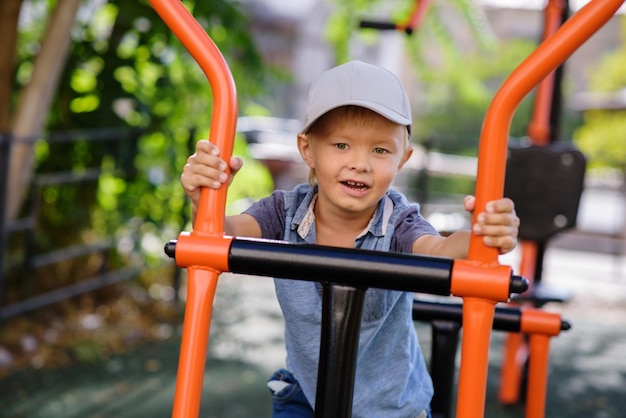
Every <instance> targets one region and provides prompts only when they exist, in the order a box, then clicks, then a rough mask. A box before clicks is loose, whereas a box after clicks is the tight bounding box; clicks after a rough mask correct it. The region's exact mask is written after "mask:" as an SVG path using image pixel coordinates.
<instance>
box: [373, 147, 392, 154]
mask: <svg viewBox="0 0 626 418" xmlns="http://www.w3.org/2000/svg"><path fill="white" fill-rule="evenodd" d="M387 152H389V151H387V150H386V149H384V148H374V153H375V154H386V153H387Z"/></svg>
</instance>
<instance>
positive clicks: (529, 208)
mask: <svg viewBox="0 0 626 418" xmlns="http://www.w3.org/2000/svg"><path fill="white" fill-rule="evenodd" d="M568 15H569V7H568V1H567V0H549V1H548V2H547V3H546V6H545V8H544V12H543V16H544V24H543V35H542V40H544V41H545V40H547V39H549V38H550V37H551V36H553V35H554V33H555V32H556V31H557V30H558V29H559V27H560V26H562V25H563V24H564V22H566V21H567V18H568ZM562 74H563V66H562V65H561V66H559V67H558V68H557V69H556V70H555V71H553V72H551V73H550V74H549V75H548V76H546V77H545V78H544V79H543V80H542V81H541V83H540V84H539V85H538V86H537V89H536V91H535V96H534V105H533V113H532V118H531V121H530V123H529V125H528V129H527V137H526V138H523V139H522V140H521V141H520V142H518V143H511V144H510V145H509V157H508V159H507V173H515V174H514V175H509V176H507V177H506V179H505V185H504V194H505V196H507V197H510V198H511V199H513V200H514V201H515V202H516V210H517V214H518V216H519V218H520V220H521V225H520V228H519V238H520V249H521V260H520V265H519V271H520V273H521V274H522V275H523V276H524V277H527V278H528V280H529V281H530V288H529V290H528V291H526V292H525V293H524V294H522V295H519V297H516V298H515V299H514V300H513V301H512V303H515V304H517V305H519V306H523V307H524V306H525V307H528V306H530V307H534V308H540V307H542V306H544V305H545V304H546V303H550V302H558V303H562V302H566V301H567V299H568V296H567V294H566V292H564V291H559V290H556V289H550V288H549V287H547V286H546V285H544V284H542V283H541V278H542V270H543V268H542V267H543V256H544V252H545V248H546V245H547V242H548V241H549V239H550V238H552V237H553V236H554V235H555V234H557V233H559V232H561V231H564V230H566V229H569V228H573V227H574V226H575V225H576V218H577V214H578V207H579V203H580V197H581V195H582V192H583V187H584V176H585V165H586V162H585V157H584V155H583V154H582V153H581V152H580V151H579V150H578V149H576V147H575V146H574V145H573V144H572V142H571V141H559V140H558V126H559V122H560V121H559V118H560V116H561V80H562ZM503 351H504V353H503V357H502V365H501V370H500V385H499V390H498V399H499V401H500V402H501V403H503V404H515V403H518V402H520V400H521V399H522V389H523V388H522V382H523V381H524V378H525V377H527V376H526V370H527V369H526V365H527V362H528V359H529V349H528V342H527V336H526V335H525V334H524V333H510V334H508V335H507V336H506V338H505V341H504V346H503ZM533 385H534V382H532V381H529V382H528V383H527V387H528V389H529V390H532V387H533ZM527 394H528V391H527Z"/></svg>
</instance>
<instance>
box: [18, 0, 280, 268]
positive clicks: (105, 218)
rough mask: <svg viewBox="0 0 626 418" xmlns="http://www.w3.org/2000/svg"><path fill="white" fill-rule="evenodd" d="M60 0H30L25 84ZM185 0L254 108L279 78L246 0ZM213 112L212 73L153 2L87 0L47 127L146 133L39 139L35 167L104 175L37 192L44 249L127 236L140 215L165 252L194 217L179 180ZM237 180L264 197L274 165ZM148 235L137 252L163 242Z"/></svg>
mask: <svg viewBox="0 0 626 418" xmlns="http://www.w3.org/2000/svg"><path fill="white" fill-rule="evenodd" d="M53 4H54V3H50V2H47V1H41V2H32V3H29V4H28V7H29V8H30V9H29V13H28V14H27V16H28V19H29V20H27V21H25V23H24V24H23V25H22V27H21V33H20V45H19V56H18V60H19V62H18V67H17V68H18V69H17V75H18V76H17V82H18V83H20V84H24V83H25V82H27V81H28V78H29V76H30V72H31V69H32V62H33V59H34V56H35V54H36V52H37V48H38V42H39V40H40V37H41V35H42V29H43V28H45V22H46V19H47V16H48V14H49V13H50V12H51V5H53ZM185 5H186V6H187V7H188V9H189V10H190V11H191V13H192V14H193V15H194V17H195V18H196V19H197V20H198V21H199V22H200V24H201V25H202V27H203V28H205V30H206V31H207V33H208V34H209V35H210V36H211V38H212V40H213V41H214V42H215V43H216V45H217V46H218V48H219V49H220V51H221V53H222V54H223V56H224V57H225V59H226V61H227V62H228V66H229V68H230V70H231V72H232V75H233V78H234V80H235V84H236V86H237V95H238V100H239V105H240V108H241V109H255V112H258V108H259V106H258V104H257V98H258V97H259V96H261V95H262V94H263V93H264V92H265V90H264V89H265V86H267V85H271V83H272V82H273V75H272V73H271V72H270V71H269V69H268V68H266V67H265V66H264V65H263V63H262V60H261V57H260V55H259V52H258V51H257V49H256V45H255V44H254V40H253V39H252V35H251V33H250V31H249V22H248V20H247V16H246V15H245V14H244V13H243V10H242V9H241V8H240V7H241V6H240V5H239V3H237V2H232V1H230V0H216V1H185ZM31 9H32V10H31ZM212 112H213V98H212V89H211V86H210V85H209V83H208V81H207V77H206V75H205V74H204V73H203V72H202V70H201V69H200V67H199V66H198V65H197V64H196V62H195V61H194V60H193V58H192V57H191V56H190V55H189V54H188V53H187V51H185V49H184V48H183V46H182V45H181V44H180V42H179V41H178V39H176V38H175V36H174V35H173V34H172V33H171V31H170V29H169V28H167V27H166V25H165V24H164V23H163V21H162V20H161V19H160V18H159V17H158V15H157V14H156V13H155V12H154V10H153V9H152V8H151V7H150V5H149V4H148V2H147V1H145V0H140V1H130V2H129V1H123V0H111V1H108V2H97V3H89V4H85V5H84V7H82V8H81V11H80V12H79V14H78V18H77V25H76V27H75V28H74V29H73V31H72V45H71V53H70V55H69V57H68V61H67V64H66V67H65V71H64V74H63V77H62V80H61V82H60V88H59V91H58V94H57V97H56V101H55V104H54V105H53V107H52V109H51V112H50V115H49V121H48V126H47V129H48V130H49V131H51V132H53V131H59V130H63V131H65V130H72V131H77V130H78V131H81V132H87V130H92V129H94V128H96V129H97V128H107V129H111V128H114V129H121V130H125V129H126V130H128V128H133V129H138V130H140V131H141V132H142V135H141V136H140V137H139V138H138V139H137V140H132V139H129V140H125V141H124V142H123V143H121V144H120V145H115V144H113V143H111V142H110V141H90V140H88V138H87V136H88V135H90V134H88V133H85V135H86V138H85V140H82V139H81V140H79V141H78V142H73V143H70V142H61V143H54V144H49V143H47V142H45V141H40V142H38V143H37V145H36V147H35V153H36V161H37V164H38V167H37V170H38V171H39V172H40V173H48V172H59V171H74V172H80V171H81V170H83V171H84V170H87V169H90V168H97V169H100V170H102V172H103V174H102V176H101V177H100V178H99V179H98V181H97V182H84V183H81V184H72V185H51V186H46V187H45V188H43V189H42V193H43V195H42V196H43V199H42V202H41V213H42V219H41V220H40V221H39V222H40V223H39V224H40V225H41V228H43V229H44V230H45V231H46V233H45V234H43V236H42V238H40V242H39V248H40V249H41V250H46V249H54V248H62V247H63V246H65V245H66V244H68V243H72V242H73V243H75V242H76V241H77V240H78V241H82V240H93V239H97V237H111V236H118V237H119V236H125V235H129V234H131V233H136V232H137V228H138V227H137V225H138V224H143V225H144V226H142V227H139V228H140V229H141V231H140V232H141V233H142V234H143V233H145V234H146V235H147V236H149V237H154V238H155V240H157V241H160V242H161V244H160V245H159V246H158V249H156V250H155V251H154V254H146V257H154V260H159V261H162V258H163V254H162V242H165V240H167V239H171V238H175V236H176V235H177V234H178V231H180V229H181V228H183V227H185V226H186V224H187V222H188V215H189V208H188V205H187V199H186V197H185V194H184V191H183V190H182V187H181V186H180V181H179V177H180V173H181V171H182V168H183V166H184V165H185V162H186V159H187V157H188V156H189V154H190V153H192V152H193V149H194V148H195V145H194V144H195V141H196V140H198V139H200V138H207V136H208V133H209V130H210V126H211V115H212ZM118 134H120V133H119V132H118ZM96 135H98V134H96ZM237 144H238V145H237V152H238V153H240V152H243V153H244V154H245V143H244V141H243V140H242V139H239V140H238V141H237ZM120 148H121V150H120ZM242 177H245V178H243V179H242V180H238V181H237V182H235V183H234V184H233V186H232V188H231V190H229V202H230V201H232V200H235V199H241V198H242V197H243V196H246V197H251V198H257V197H259V196H260V195H261V194H263V195H265V194H268V193H269V192H270V191H271V189H272V183H271V178H270V177H269V174H268V173H267V172H266V171H265V170H264V168H263V167H262V166H261V165H260V164H258V163H257V164H254V163H252V162H246V170H245V174H243V172H242ZM163 235H167V236H166V237H163ZM147 240H149V239H147ZM144 244H145V242H143V243H141V245H139V246H137V247H136V250H142V251H143V250H145V249H146V248H153V247H154V248H156V246H152V247H151V246H150V245H144ZM149 261H150V260H149Z"/></svg>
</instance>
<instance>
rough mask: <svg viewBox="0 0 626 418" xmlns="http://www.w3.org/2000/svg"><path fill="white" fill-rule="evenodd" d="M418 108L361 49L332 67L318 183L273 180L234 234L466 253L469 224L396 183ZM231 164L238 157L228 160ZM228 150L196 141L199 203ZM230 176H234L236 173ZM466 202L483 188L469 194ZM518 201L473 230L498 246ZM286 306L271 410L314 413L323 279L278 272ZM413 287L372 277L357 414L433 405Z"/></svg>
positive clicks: (314, 171)
mask: <svg viewBox="0 0 626 418" xmlns="http://www.w3.org/2000/svg"><path fill="white" fill-rule="evenodd" d="M410 133H411V108H410V103H409V99H408V97H407V95H406V92H405V91H404V88H403V87H402V85H401V83H400V81H399V80H398V79H397V78H396V77H395V76H394V75H393V74H392V73H391V72H389V71H387V70H385V69H382V68H379V67H376V66H372V65H369V64H365V63H362V62H358V61H353V62H349V63H347V64H344V65H340V66H338V67H335V68H333V69H331V70H329V71H327V72H325V73H324V74H322V75H321V77H320V78H319V79H318V80H317V81H316V82H315V83H314V84H313V86H312V87H311V90H310V92H309V100H308V104H307V110H306V115H305V120H304V128H303V129H302V133H300V134H298V137H297V141H298V149H299V150H300V154H301V155H302V158H303V159H304V162H305V163H306V164H307V165H308V166H309V167H310V176H309V180H310V181H309V184H301V185H299V186H296V187H295V188H294V189H293V190H292V191H275V192H274V193H273V194H272V195H271V196H269V197H267V198H265V199H262V200H260V201H259V202H257V203H255V204H253V205H252V207H250V208H249V209H248V210H246V211H245V212H244V213H242V214H240V215H235V216H230V217H227V219H226V221H225V233H226V234H228V235H232V236H246V237H253V238H267V239H278V240H286V241H290V242H294V243H309V244H319V245H330V246H337V247H349V248H363V249H370V250H380V251H394V252H401V253H415V254H426V255H433V256H443V257H450V258H466V257H467V250H468V246H469V237H470V232H469V231H460V232H456V233H454V234H452V235H450V236H448V237H445V238H444V237H442V236H440V235H439V234H438V233H437V231H436V230H435V229H434V228H433V227H432V226H431V225H430V224H429V223H428V222H427V221H426V220H425V219H424V218H422V217H421V215H420V213H419V206H418V205H417V204H410V203H409V202H408V201H407V199H406V198H405V197H404V196H403V195H402V194H400V193H398V192H397V191H394V190H393V189H391V188H390V187H391V183H392V181H393V179H394V177H395V175H396V173H397V172H398V171H399V170H400V169H401V168H402V166H403V165H404V164H405V163H406V162H407V161H408V159H409V158H410V156H411V153H412V149H411V147H410V144H409V136H410ZM229 164H230V168H231V171H232V173H233V174H234V173H236V172H237V171H238V170H239V169H240V168H241V166H242V161H241V159H239V158H237V157H233V158H232V159H231V160H230V161H229ZM226 167H227V165H226V162H225V161H223V160H222V159H220V157H219V150H218V149H217V148H216V147H215V146H214V145H212V144H211V143H209V142H208V141H204V140H203V141H199V142H198V143H197V146H196V153H195V154H193V155H192V156H190V157H189V160H188V163H187V164H186V166H185V168H184V170H183V173H182V176H181V183H182V185H183V187H184V189H185V192H186V193H187V195H188V196H189V197H190V198H191V200H192V203H193V206H192V207H193V214H192V215H193V219H194V220H195V216H196V213H197V205H198V201H199V196H200V188H201V187H210V188H218V187H220V186H221V185H222V184H223V183H226V182H228V181H229V180H230V179H229V178H228V176H227V175H226V174H225V170H226ZM231 179H232V177H231ZM464 207H465V209H466V210H467V211H472V210H473V209H474V199H473V198H472V197H468V198H466V199H465V202H464ZM518 224H519V219H518V218H517V216H516V214H515V209H514V205H513V202H512V201H511V200H509V199H500V200H496V201H493V202H489V203H488V204H487V205H486V211H485V212H484V213H481V214H480V215H479V216H478V221H477V223H476V224H475V225H473V232H474V233H475V234H479V235H482V236H483V241H484V242H485V244H486V245H488V246H492V247H496V248H498V249H499V251H500V252H501V253H506V252H509V251H511V250H512V249H513V248H514V247H515V245H516V241H517V227H518ZM274 284H275V288H276V295H277V297H278V301H279V304H280V306H281V309H282V311H283V315H284V318H285V342H286V348H287V369H286V370H285V369H281V370H279V371H277V372H276V373H275V374H274V376H272V378H271V379H270V381H269V382H268V386H269V388H270V390H271V391H272V393H273V395H274V408H273V416H274V417H313V409H312V407H311V405H315V388H316V387H315V385H316V379H317V363H318V357H319V338H320V321H321V295H320V293H321V285H320V284H319V283H313V282H307V281H299V280H285V279H276V280H274ZM412 300H413V294H412V293H410V292H399V291H391V290H382V289H368V290H367V293H366V299H365V304H364V309H363V318H362V325H361V336H360V340H359V348H358V359H357V372H356V376H355V385H354V401H353V408H352V410H353V416H354V417H385V418H408V417H420V418H422V417H427V416H429V412H428V410H429V404H430V399H431V397H432V394H433V387H432V382H431V379H430V376H429V375H428V372H427V369H426V365H425V362H424V359H423V357H422V353H421V351H420V347H419V344H418V341H417V334H416V332H415V327H414V325H413V321H412V318H411V308H412Z"/></svg>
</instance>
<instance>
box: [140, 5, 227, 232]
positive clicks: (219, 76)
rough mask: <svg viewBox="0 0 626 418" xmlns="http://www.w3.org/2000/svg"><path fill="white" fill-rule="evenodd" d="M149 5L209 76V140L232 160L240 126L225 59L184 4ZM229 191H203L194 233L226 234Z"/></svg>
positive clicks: (224, 155)
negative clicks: (210, 95) (210, 105)
mask: <svg viewBox="0 0 626 418" xmlns="http://www.w3.org/2000/svg"><path fill="white" fill-rule="evenodd" d="M150 4H152V7H153V8H154V10H156V12H157V13H158V14H159V16H160V17H161V19H163V21H164V22H165V24H166V25H167V26H168V27H169V28H170V29H171V30H172V32H173V33H174V34H175V35H176V37H177V38H178V39H179V40H180V42H181V43H182V44H183V46H184V47H185V48H186V49H187V50H188V51H189V53H190V54H191V56H193V58H194V59H195V60H196V61H197V62H198V64H199V65H200V68H202V70H203V71H204V73H205V75H206V76H207V78H208V80H209V83H210V84H211V89H212V91H213V102H214V106H213V114H212V115H211V132H210V135H209V140H210V141H211V142H213V143H214V144H215V145H217V147H218V148H219V149H220V151H221V153H220V156H221V157H222V159H223V160H225V161H228V160H230V156H231V155H232V153H233V145H234V142H233V140H234V137H235V130H236V127H237V90H236V87H235V82H234V80H233V78H232V74H231V72H230V69H229V68H228V64H227V63H226V60H225V59H224V57H223V56H222V54H221V52H220V51H219V49H218V48H217V46H216V45H215V44H214V43H213V41H212V40H211V38H209V36H208V35H207V34H206V32H205V31H204V29H202V26H200V24H199V23H198V22H197V21H196V20H195V19H194V18H193V16H191V14H190V13H189V11H188V10H187V9H186V8H185V6H184V5H183V4H182V2H180V1H179V0H150ZM227 188H228V187H227V186H226V185H224V186H222V187H221V188H220V189H219V190H218V191H216V192H214V191H212V190H208V189H205V190H203V191H202V197H201V199H200V204H199V206H198V214H197V217H196V224H195V225H194V232H195V233H198V234H223V233H224V212H225V204H226V191H227ZM220 215H221V216H220Z"/></svg>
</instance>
